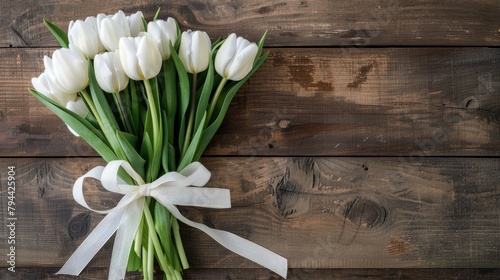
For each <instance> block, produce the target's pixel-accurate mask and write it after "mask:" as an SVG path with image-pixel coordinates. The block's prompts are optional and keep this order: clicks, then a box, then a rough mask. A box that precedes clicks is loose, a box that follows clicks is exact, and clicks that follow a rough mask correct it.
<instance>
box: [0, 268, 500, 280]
mask: <svg viewBox="0 0 500 280" xmlns="http://www.w3.org/2000/svg"><path fill="white" fill-rule="evenodd" d="M54 271H56V269H54V268H36V269H19V271H18V272H16V273H17V274H16V275H18V277H12V274H8V273H7V272H5V271H0V278H2V279H5V280H14V279H47V280H49V279H57V280H63V279H75V277H71V276H68V277H64V276H55V275H54V274H53V273H54ZM499 275H500V269H356V270H352V269H351V270H350V269H307V270H306V269H290V270H289V271H288V278H287V279H289V280H311V279H317V280H352V279H387V280H394V279H405V280H436V279H440V280H458V279H464V280H465V279H467V280H469V279H482V280H498V276H499ZM107 277H108V270H107V269H97V268H96V269H93V270H92V271H91V272H88V271H83V272H82V274H80V277H79V278H78V279H82V280H101V279H106V278H107ZM139 279H142V277H141V276H140V274H138V273H129V274H127V277H126V280H139ZM154 279H156V280H161V279H163V278H161V277H160V276H156V277H155V278H154ZM184 279H186V280H206V279H227V280H232V279H252V280H274V279H279V277H277V276H276V275H275V274H273V273H272V272H269V271H268V270H264V269H235V268H224V269H197V268H191V269H189V270H187V271H186V272H185V273H184Z"/></svg>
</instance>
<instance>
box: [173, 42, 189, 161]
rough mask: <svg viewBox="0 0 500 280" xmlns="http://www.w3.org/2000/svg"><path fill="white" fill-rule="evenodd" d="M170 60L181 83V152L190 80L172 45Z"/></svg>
mask: <svg viewBox="0 0 500 280" xmlns="http://www.w3.org/2000/svg"><path fill="white" fill-rule="evenodd" d="M170 58H171V59H173V61H174V63H175V67H176V69H177V77H178V81H179V90H180V92H179V94H180V106H179V107H180V112H179V114H180V115H179V116H180V126H179V128H178V129H179V131H178V132H179V150H181V151H182V150H183V145H184V138H185V136H186V135H185V134H186V111H187V108H188V106H189V96H190V91H189V78H188V75H187V71H186V68H184V64H182V61H181V59H180V58H179V55H177V53H176V52H175V50H174V48H173V47H172V45H170Z"/></svg>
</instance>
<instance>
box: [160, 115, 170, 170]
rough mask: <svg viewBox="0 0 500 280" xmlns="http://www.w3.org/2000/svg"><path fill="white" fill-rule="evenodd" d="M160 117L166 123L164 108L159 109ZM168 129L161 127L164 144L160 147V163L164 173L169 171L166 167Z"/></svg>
mask: <svg viewBox="0 0 500 280" xmlns="http://www.w3.org/2000/svg"><path fill="white" fill-rule="evenodd" d="M161 117H162V120H163V123H164V124H166V123H167V112H165V111H164V110H161ZM168 133H169V131H168V129H167V127H164V128H163V139H164V143H165V144H164V145H163V147H162V149H161V165H162V166H163V171H164V172H165V173H167V172H168V171H169V168H168V157H169V153H168V152H169V149H168V141H167V139H168Z"/></svg>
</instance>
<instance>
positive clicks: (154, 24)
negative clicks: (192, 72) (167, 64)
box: [148, 17, 177, 60]
mask: <svg viewBox="0 0 500 280" xmlns="http://www.w3.org/2000/svg"><path fill="white" fill-rule="evenodd" d="M148 34H149V35H151V38H152V39H153V41H154V42H155V44H156V46H157V47H158V50H159V51H160V54H161V56H162V58H163V60H167V59H169V58H170V44H172V45H174V44H175V41H176V40H177V23H176V21H175V19H173V18H171V17H169V18H168V19H167V21H164V20H156V21H151V22H149V23H148Z"/></svg>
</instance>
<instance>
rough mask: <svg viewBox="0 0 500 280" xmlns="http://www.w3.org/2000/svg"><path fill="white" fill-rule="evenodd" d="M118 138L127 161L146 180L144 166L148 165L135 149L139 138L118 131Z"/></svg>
mask: <svg viewBox="0 0 500 280" xmlns="http://www.w3.org/2000/svg"><path fill="white" fill-rule="evenodd" d="M116 136H117V139H118V142H119V143H120V145H121V148H122V149H123V152H124V153H125V155H126V156H127V161H128V162H129V163H130V165H131V166H132V168H133V169H134V170H135V171H136V172H137V173H138V174H139V175H140V176H141V178H143V180H144V174H145V172H144V165H145V164H146V161H145V160H144V159H143V158H142V157H141V156H140V155H139V153H137V150H136V149H135V146H136V145H137V142H138V139H137V136H135V135H132V134H128V133H126V132H121V131H118V130H117V131H116ZM133 143H134V144H133Z"/></svg>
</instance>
